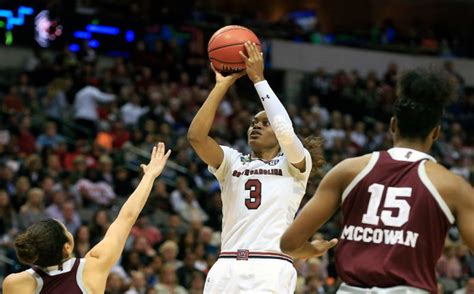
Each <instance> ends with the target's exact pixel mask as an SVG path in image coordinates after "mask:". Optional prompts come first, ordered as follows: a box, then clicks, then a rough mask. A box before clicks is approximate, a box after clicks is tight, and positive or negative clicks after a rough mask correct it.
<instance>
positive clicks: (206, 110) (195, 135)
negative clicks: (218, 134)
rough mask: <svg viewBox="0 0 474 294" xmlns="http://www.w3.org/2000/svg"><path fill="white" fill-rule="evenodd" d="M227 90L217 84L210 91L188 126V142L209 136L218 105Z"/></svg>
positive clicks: (227, 87)
mask: <svg viewBox="0 0 474 294" xmlns="http://www.w3.org/2000/svg"><path fill="white" fill-rule="evenodd" d="M228 89H229V86H227V85H225V84H219V83H218V84H216V86H215V87H214V88H213V89H212V91H211V93H210V94H209V96H208V97H207V99H206V101H204V104H203V105H202V106H201V108H200V109H199V111H198V112H197V113H196V116H195V117H194V118H193V120H192V122H191V125H190V126H189V129H188V140H189V141H190V142H192V141H199V140H202V139H204V138H206V137H207V136H208V135H209V132H210V131H211V128H212V123H213V122H214V117H215V116H216V112H217V109H218V108H219V104H220V103H221V101H222V99H223V98H224V96H225V94H226V93H227V90H228Z"/></svg>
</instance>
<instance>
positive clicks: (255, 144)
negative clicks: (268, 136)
mask: <svg viewBox="0 0 474 294" xmlns="http://www.w3.org/2000/svg"><path fill="white" fill-rule="evenodd" d="M247 142H248V144H249V146H250V147H251V148H252V149H258V148H260V147H261V146H262V140H261V139H260V137H257V138H255V137H249V138H248V140H247Z"/></svg>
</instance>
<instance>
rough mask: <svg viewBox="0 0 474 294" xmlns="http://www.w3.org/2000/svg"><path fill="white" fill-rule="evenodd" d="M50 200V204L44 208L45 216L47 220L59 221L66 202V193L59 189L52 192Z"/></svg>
mask: <svg viewBox="0 0 474 294" xmlns="http://www.w3.org/2000/svg"><path fill="white" fill-rule="evenodd" d="M51 199H52V202H51V204H50V205H49V206H48V207H47V208H46V215H47V216H48V218H54V219H59V220H60V219H62V218H63V205H64V203H65V202H66V193H64V191H63V190H61V189H57V190H56V191H54V192H53V194H52V197H51Z"/></svg>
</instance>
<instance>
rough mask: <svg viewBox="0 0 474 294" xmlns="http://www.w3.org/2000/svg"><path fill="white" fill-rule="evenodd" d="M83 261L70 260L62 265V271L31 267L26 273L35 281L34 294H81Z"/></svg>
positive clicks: (55, 268) (82, 289) (82, 287)
mask: <svg viewBox="0 0 474 294" xmlns="http://www.w3.org/2000/svg"><path fill="white" fill-rule="evenodd" d="M84 262H85V260H84V259H79V258H72V259H70V260H68V261H66V262H64V264H63V270H59V269H57V267H51V268H53V269H52V270H48V269H44V270H43V269H40V268H38V267H33V268H32V269H29V270H28V272H29V273H31V274H32V275H33V276H34V278H35V279H36V285H37V288H36V291H37V292H36V293H40V294H46V293H47V294H64V293H67V294H83V293H86V291H85V290H84V289H85V288H84V284H83V281H82V271H83V268H84Z"/></svg>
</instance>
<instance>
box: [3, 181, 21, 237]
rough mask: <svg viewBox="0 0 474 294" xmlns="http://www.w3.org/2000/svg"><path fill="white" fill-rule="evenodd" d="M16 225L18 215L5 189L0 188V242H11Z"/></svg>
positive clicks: (16, 229)
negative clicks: (0, 237)
mask: <svg viewBox="0 0 474 294" xmlns="http://www.w3.org/2000/svg"><path fill="white" fill-rule="evenodd" d="M18 227H19V225H18V216H17V214H16V212H15V209H14V207H13V206H12V205H11V203H10V198H9V197H8V194H7V192H6V191H5V190H0V236H3V238H2V239H0V244H1V243H4V242H6V243H9V242H12V241H13V237H14V236H15V235H16V233H17V232H18Z"/></svg>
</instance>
